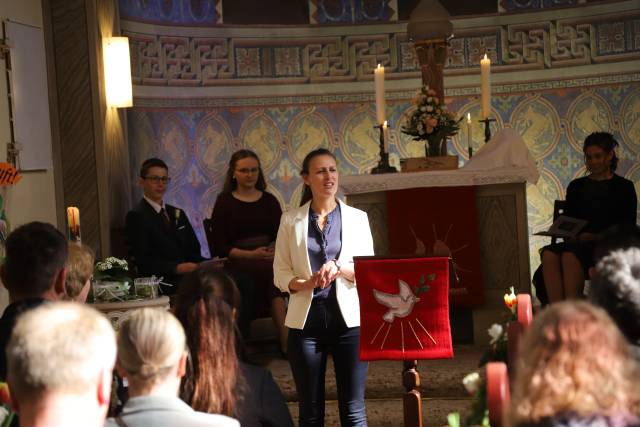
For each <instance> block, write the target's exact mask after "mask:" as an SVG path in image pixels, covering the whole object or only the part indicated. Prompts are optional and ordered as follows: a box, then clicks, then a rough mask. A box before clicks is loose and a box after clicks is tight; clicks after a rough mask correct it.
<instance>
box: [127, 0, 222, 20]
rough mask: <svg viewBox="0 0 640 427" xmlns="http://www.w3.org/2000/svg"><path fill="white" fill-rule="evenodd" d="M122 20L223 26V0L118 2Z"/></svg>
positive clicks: (137, 0) (141, 0)
mask: <svg viewBox="0 0 640 427" xmlns="http://www.w3.org/2000/svg"><path fill="white" fill-rule="evenodd" d="M118 7H119V12H120V19H126V20H128V21H138V22H148V23H159V24H167V25H217V24H222V0H118Z"/></svg>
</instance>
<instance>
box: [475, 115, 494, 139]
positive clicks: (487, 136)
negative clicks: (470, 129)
mask: <svg viewBox="0 0 640 427" xmlns="http://www.w3.org/2000/svg"><path fill="white" fill-rule="evenodd" d="M495 121H496V119H490V118H489V117H487V118H486V119H484V120H479V122H480V123H484V142H485V144H486V143H487V142H489V140H490V139H491V128H490V124H491V122H495Z"/></svg>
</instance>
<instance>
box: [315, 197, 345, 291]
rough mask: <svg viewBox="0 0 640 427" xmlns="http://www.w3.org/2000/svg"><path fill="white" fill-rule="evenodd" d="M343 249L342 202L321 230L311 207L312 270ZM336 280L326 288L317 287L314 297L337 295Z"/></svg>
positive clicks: (330, 213)
mask: <svg viewBox="0 0 640 427" xmlns="http://www.w3.org/2000/svg"><path fill="white" fill-rule="evenodd" d="M341 249H342V216H341V214H340V204H338V205H337V206H336V208H335V209H334V210H332V211H331V212H329V214H328V215H327V222H326V224H325V225H324V228H323V229H322V230H321V229H320V226H318V214H317V213H315V212H314V211H313V209H311V207H309V227H308V232H307V250H308V253H309V263H310V264H311V271H312V272H313V273H315V272H316V271H318V270H320V268H321V267H322V266H323V265H324V264H325V263H326V262H327V261H330V260H332V259H337V258H338V257H339V256H340V250H341ZM334 283H335V281H334V282H332V283H331V284H330V285H329V286H327V287H326V288H324V289H320V288H315V289H314V290H313V293H314V295H313V297H314V298H319V299H326V298H329V297H335V290H334V286H333V285H334Z"/></svg>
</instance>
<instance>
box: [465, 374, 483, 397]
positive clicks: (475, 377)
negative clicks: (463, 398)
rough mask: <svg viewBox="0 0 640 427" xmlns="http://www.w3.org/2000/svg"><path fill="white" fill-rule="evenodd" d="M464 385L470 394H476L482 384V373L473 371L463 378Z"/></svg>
mask: <svg viewBox="0 0 640 427" xmlns="http://www.w3.org/2000/svg"><path fill="white" fill-rule="evenodd" d="M462 385H464V388H465V389H466V390H467V393H469V394H470V395H474V394H476V392H477V391H478V389H479V388H480V385H481V380H480V374H479V373H477V372H471V373H470V374H467V376H466V377H464V378H463V379H462Z"/></svg>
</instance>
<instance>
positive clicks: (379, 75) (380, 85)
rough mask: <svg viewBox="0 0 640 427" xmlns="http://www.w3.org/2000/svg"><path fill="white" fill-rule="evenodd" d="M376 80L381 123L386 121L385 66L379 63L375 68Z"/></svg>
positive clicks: (379, 121)
mask: <svg viewBox="0 0 640 427" xmlns="http://www.w3.org/2000/svg"><path fill="white" fill-rule="evenodd" d="M374 80H375V83H376V119H377V123H378V124H379V125H381V124H383V123H384V120H385V116H384V67H383V66H382V65H380V64H378V68H376V69H375V70H374Z"/></svg>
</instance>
